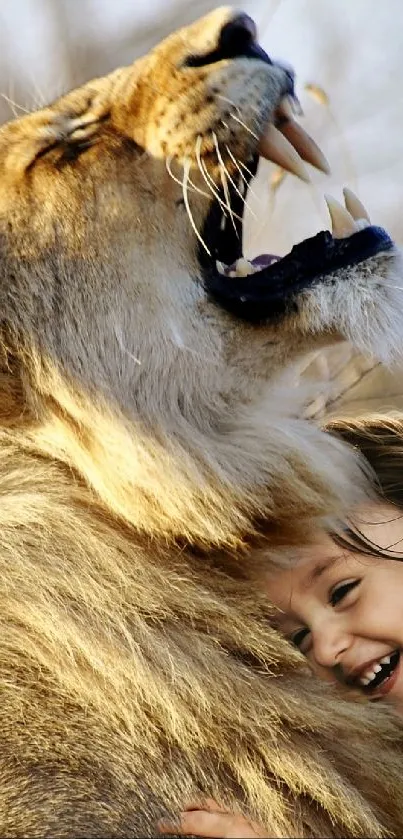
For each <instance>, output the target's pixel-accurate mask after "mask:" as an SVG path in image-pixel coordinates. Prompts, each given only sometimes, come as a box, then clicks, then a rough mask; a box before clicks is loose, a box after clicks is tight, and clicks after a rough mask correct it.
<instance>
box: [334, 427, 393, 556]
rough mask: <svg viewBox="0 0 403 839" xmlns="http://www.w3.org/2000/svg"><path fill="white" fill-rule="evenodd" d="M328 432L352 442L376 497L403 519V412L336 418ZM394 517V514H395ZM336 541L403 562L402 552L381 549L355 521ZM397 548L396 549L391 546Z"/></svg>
mask: <svg viewBox="0 0 403 839" xmlns="http://www.w3.org/2000/svg"><path fill="white" fill-rule="evenodd" d="M325 430H326V431H327V432H328V433H330V434H332V435H334V436H336V437H339V438H340V439H342V440H344V442H346V443H349V445H351V446H353V448H354V449H355V450H356V451H358V452H359V453H360V454H361V455H363V457H365V459H366V461H367V462H368V463H369V465H370V467H371V469H372V473H373V482H374V487H375V490H376V493H377V495H378V496H379V498H380V500H381V501H382V502H387V503H388V504H392V505H394V506H395V507H396V516H403V413H402V414H400V413H393V414H391V415H388V416H386V415H383V414H372V415H370V416H365V417H358V418H354V419H350V418H349V419H335V420H332V421H331V422H329V423H328V424H327V425H326V427H325ZM392 515H393V511H392ZM332 535H333V538H334V540H335V541H336V542H337V543H338V544H340V545H341V546H342V547H347V548H348V549H349V550H354V551H358V552H360V553H367V554H369V555H375V556H381V557H384V558H388V559H400V560H403V545H402V550H400V551H399V550H392V549H390V550H389V549H388V548H380V547H379V546H378V545H376V544H375V543H374V542H372V541H371V540H370V539H369V538H368V536H366V535H364V534H363V533H362V531H361V530H360V529H359V527H358V526H357V523H356V522H355V523H354V524H352V522H351V521H347V522H346V523H345V525H344V526H343V528H342V530H341V531H337V532H335V533H333V534H332ZM391 548H396V546H395V545H394V546H391Z"/></svg>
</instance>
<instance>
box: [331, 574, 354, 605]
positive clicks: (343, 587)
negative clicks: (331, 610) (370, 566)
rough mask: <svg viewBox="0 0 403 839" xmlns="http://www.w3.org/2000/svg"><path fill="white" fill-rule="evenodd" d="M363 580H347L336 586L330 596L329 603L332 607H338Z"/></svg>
mask: <svg viewBox="0 0 403 839" xmlns="http://www.w3.org/2000/svg"><path fill="white" fill-rule="evenodd" d="M360 582H361V580H346V581H345V582H343V583H339V584H338V585H337V586H334V587H333V588H332V590H331V592H330V594H329V603H330V605H331V606H337V605H338V603H341V601H342V600H344V598H345V597H346V596H347V594H349V592H350V591H352V590H353V589H354V588H355V587H356V586H358V584H359V583H360Z"/></svg>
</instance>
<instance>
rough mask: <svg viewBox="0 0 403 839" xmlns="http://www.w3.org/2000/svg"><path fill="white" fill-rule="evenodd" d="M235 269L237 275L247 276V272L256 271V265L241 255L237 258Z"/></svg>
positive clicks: (252, 272)
mask: <svg viewBox="0 0 403 839" xmlns="http://www.w3.org/2000/svg"><path fill="white" fill-rule="evenodd" d="M235 271H236V276H237V277H249V274H254V273H255V271H256V267H255V266H254V265H252V263H251V262H249V260H248V259H245V257H244V256H242V257H241V258H240V259H237V261H236V263H235Z"/></svg>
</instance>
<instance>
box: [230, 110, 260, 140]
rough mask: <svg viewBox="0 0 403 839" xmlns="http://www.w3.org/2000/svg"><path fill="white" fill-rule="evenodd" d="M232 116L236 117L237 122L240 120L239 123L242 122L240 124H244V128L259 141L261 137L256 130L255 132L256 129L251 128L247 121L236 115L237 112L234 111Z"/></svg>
mask: <svg viewBox="0 0 403 839" xmlns="http://www.w3.org/2000/svg"><path fill="white" fill-rule="evenodd" d="M231 117H232V119H234V120H235V122H239V124H240V125H242V128H244V129H245V131H247V132H248V134H250V135H251V136H252V137H254V139H255V140H257V141H258V142H259V140H260V137H258V135H257V134H255V132H254V131H252V129H251V128H249V126H248V125H246V123H245V122H243V121H242V120H241V119H240V118H239V117H237V116H236V114H233V113H232V114H231Z"/></svg>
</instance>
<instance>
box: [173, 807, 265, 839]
mask: <svg viewBox="0 0 403 839" xmlns="http://www.w3.org/2000/svg"><path fill="white" fill-rule="evenodd" d="M158 827H159V830H160V831H161V833H166V834H176V835H179V836H183V835H184V836H186V835H189V834H193V835H194V836H202V837H205V839H259V837H262V835H263V834H262V833H260V832H259V833H258V832H256V830H255V829H254V828H253V826H252V825H251V824H249V822H247V821H246V819H244V818H243V817H242V816H235V815H232V814H230V813H220V812H207V811H206V810H188V811H186V812H184V813H181V815H180V820H179V824H178V822H160V823H159V825H158Z"/></svg>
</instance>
